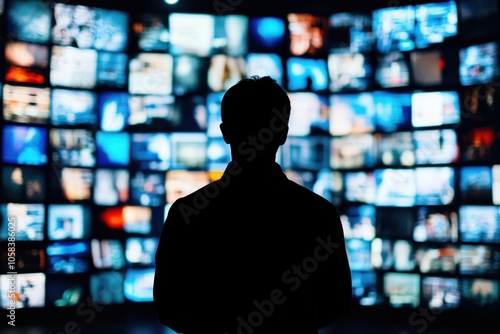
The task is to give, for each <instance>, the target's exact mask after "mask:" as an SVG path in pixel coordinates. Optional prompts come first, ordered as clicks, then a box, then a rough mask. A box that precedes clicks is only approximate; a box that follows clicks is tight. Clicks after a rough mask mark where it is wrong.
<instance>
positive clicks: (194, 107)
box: [163, 94, 207, 132]
mask: <svg viewBox="0 0 500 334" xmlns="http://www.w3.org/2000/svg"><path fill="white" fill-rule="evenodd" d="M175 111H176V113H177V115H178V116H179V118H178V119H176V120H175V124H173V127H172V131H173V132H205V131H206V130H207V98H206V95H204V94H195V95H186V96H180V97H178V98H176V100H175ZM163 130H164V131H166V130H168V129H163Z"/></svg>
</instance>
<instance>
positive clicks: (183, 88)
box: [172, 55, 242, 95]
mask: <svg viewBox="0 0 500 334" xmlns="http://www.w3.org/2000/svg"><path fill="white" fill-rule="evenodd" d="M218 59H225V58H224V56H223V57H222V58H220V57H219V58H218ZM229 63H232V64H231V65H230V66H232V75H237V76H241V75H242V73H241V71H240V70H241V69H242V68H241V64H238V62H237V61H236V60H233V61H229ZM222 65H223V66H226V65H225V63H224V62H223V63H222ZM215 67H216V66H215ZM215 67H211V64H210V59H209V58H200V57H196V56H191V55H179V56H176V57H174V61H173V70H172V91H173V93H174V94H176V95H185V94H195V93H202V92H206V91H207V89H208V87H207V86H208V74H209V73H208V71H209V69H210V68H211V69H212V70H215ZM218 73H219V78H220V81H221V82H219V84H221V85H226V84H229V82H230V81H231V80H232V78H229V79H228V83H224V82H222V81H223V78H222V77H221V75H220V69H219V71H218ZM228 74H229V73H228ZM213 75H214V77H213V78H211V79H215V80H216V81H217V75H216V73H214V74H213ZM231 82H234V81H231ZM211 84H212V87H214V88H216V84H217V82H213V83H211ZM225 88H226V89H227V87H225ZM221 89H224V87H221Z"/></svg>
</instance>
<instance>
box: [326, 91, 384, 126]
mask: <svg viewBox="0 0 500 334" xmlns="http://www.w3.org/2000/svg"><path fill="white" fill-rule="evenodd" d="M375 103H376V101H375V99H374V98H373V94H372V93H370V92H363V93H355V94H333V95H331V96H330V134H331V135H332V136H343V135H349V134H361V133H369V132H373V131H374V130H375V115H376V109H375Z"/></svg>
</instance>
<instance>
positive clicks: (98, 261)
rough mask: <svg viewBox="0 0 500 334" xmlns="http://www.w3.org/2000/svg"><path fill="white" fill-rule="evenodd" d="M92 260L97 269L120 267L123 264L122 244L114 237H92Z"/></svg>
mask: <svg viewBox="0 0 500 334" xmlns="http://www.w3.org/2000/svg"><path fill="white" fill-rule="evenodd" d="M90 249H91V252H92V262H93V263H94V267H95V268H98V269H121V268H123V267H124V266H125V256H124V255H123V254H124V251H123V245H122V242H121V241H120V240H116V239H103V240H99V239H92V240H91V241H90Z"/></svg>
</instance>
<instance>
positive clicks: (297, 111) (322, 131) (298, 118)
mask: <svg viewBox="0 0 500 334" xmlns="http://www.w3.org/2000/svg"><path fill="white" fill-rule="evenodd" d="M288 97H289V98H290V103H291V105H292V106H293V112H292V113H291V114H290V120H289V122H288V127H289V129H288V135H289V136H297V137H301V136H309V135H328V133H329V112H330V111H329V101H328V97H326V96H320V95H318V94H314V93H306V92H298V93H289V94H288Z"/></svg>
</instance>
